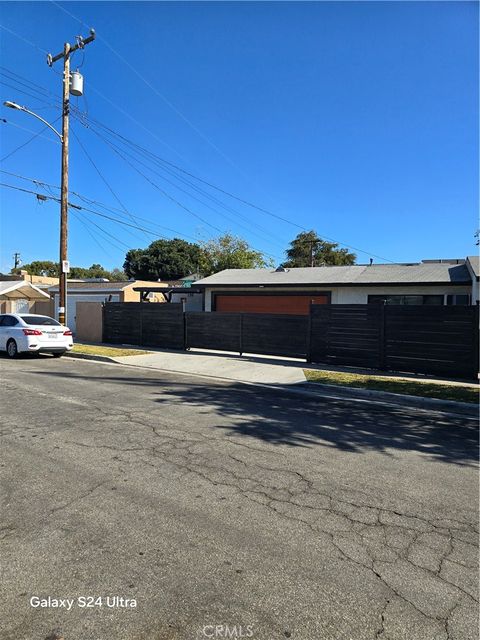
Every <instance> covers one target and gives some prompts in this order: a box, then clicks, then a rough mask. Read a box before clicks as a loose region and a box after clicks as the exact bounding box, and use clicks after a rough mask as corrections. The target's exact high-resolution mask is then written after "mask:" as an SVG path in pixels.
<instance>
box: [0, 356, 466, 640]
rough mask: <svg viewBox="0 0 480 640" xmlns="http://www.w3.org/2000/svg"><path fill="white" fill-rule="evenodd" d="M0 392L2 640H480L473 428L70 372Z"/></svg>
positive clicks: (37, 374) (130, 372)
mask: <svg viewBox="0 0 480 640" xmlns="http://www.w3.org/2000/svg"><path fill="white" fill-rule="evenodd" d="M0 394H1V404H2V412H1V422H2V425H1V435H2V440H1V442H2V448H1V461H0V464H1V466H0V471H1V514H2V523H1V528H0V545H1V546H0V555H1V563H2V577H1V581H0V638H1V639H2V640H37V639H38V640H44V639H45V638H47V637H54V636H52V635H51V634H52V632H53V630H55V629H59V630H61V632H62V634H63V637H64V638H65V640H140V639H142V640H190V639H194V640H198V639H200V640H203V639H204V638H216V639H218V638H225V637H228V638H232V637H233V638H240V637H242V638H247V637H251V638H254V640H277V639H283V638H294V639H298V640H323V639H325V640H330V639H331V640H349V639H352V640H363V639H368V640H373V639H374V638H377V639H380V640H400V639H402V640H446V639H447V638H448V639H451V640H471V639H472V640H473V639H475V640H476V639H477V638H478V618H477V612H478V608H477V602H478V592H477V578H476V573H477V560H478V556H477V548H478V547H477V543H478V535H477V526H476V525H477V522H478V514H477V506H478V488H477V475H476V468H475V466H476V461H477V449H476V445H477V433H476V431H477V425H476V422H475V421H474V420H470V419H468V418H463V417H452V416H446V415H441V414H430V415H429V414H427V413H425V412H422V411H414V410H406V409H399V408H386V407H381V406H378V405H374V404H369V403H366V402H346V401H338V400H322V399H315V400H309V399H306V398H304V397H299V396H294V395H291V394H286V393H282V392H281V391H278V392H277V391H268V390H264V389H259V388H256V387H252V386H245V385H240V384H236V383H229V382H220V381H219V382H217V381H212V380H211V379H210V380H207V379H202V378H199V377H188V376H180V375H172V374H162V373H161V372H158V371H156V372H155V371H145V370H139V369H134V368H130V367H124V366H119V365H118V366H117V365H105V364H101V363H92V362H85V361H79V360H73V359H67V358H64V359H62V360H56V359H53V358H48V357H44V358H39V359H20V360H17V361H9V360H6V359H4V358H0ZM48 596H50V597H51V598H56V599H66V598H72V600H73V601H74V603H73V604H72V607H71V609H70V610H66V609H65V608H64V607H61V608H52V607H50V608H46V607H45V608H44V607H34V606H32V604H31V602H33V603H36V602H37V600H33V601H32V600H31V599H32V598H35V597H37V598H47V597H48ZM81 596H85V597H92V598H102V600H101V603H102V606H99V605H98V604H97V605H96V606H94V607H88V608H82V607H81V606H80V604H81V602H82V601H81V600H78V599H77V598H79V597H81ZM107 596H110V597H112V596H118V597H122V598H128V599H130V601H132V600H135V602H136V605H137V606H136V607H135V608H131V607H118V606H115V607H110V606H108V604H107V600H106V597H107ZM86 602H88V601H86ZM96 602H97V603H98V602H100V601H99V600H96ZM109 603H110V604H111V603H112V600H109ZM50 604H52V602H51V603H50ZM130 604H132V602H130Z"/></svg>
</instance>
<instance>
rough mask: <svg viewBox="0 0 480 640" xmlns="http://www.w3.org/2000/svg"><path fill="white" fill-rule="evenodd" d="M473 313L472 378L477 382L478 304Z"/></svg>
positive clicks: (479, 328)
mask: <svg viewBox="0 0 480 640" xmlns="http://www.w3.org/2000/svg"><path fill="white" fill-rule="evenodd" d="M474 309H475V310H474V312H473V352H474V355H473V363H472V364H473V378H474V379H475V380H478V373H479V368H480V367H479V353H478V349H479V344H478V343H479V332H480V327H479V306H478V304H477V305H476V306H475V307H474Z"/></svg>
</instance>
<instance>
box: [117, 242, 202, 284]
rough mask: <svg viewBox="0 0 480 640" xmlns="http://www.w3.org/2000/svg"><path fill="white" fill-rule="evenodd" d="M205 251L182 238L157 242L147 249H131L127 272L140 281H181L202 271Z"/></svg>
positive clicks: (127, 256) (129, 275) (127, 260)
mask: <svg viewBox="0 0 480 640" xmlns="http://www.w3.org/2000/svg"><path fill="white" fill-rule="evenodd" d="M200 256H201V249H200V247H199V246H198V244H193V243H191V242H186V241H185V240H181V239H180V238H173V240H155V241H154V242H152V243H151V244H150V245H149V246H148V247H147V248H146V249H131V250H130V251H128V253H127V255H126V257H125V263H124V265H123V268H124V269H125V273H126V274H127V276H128V277H130V278H136V279H139V280H178V279H179V278H182V277H184V276H186V275H188V274H189V273H192V272H194V271H197V270H198V266H199V262H200Z"/></svg>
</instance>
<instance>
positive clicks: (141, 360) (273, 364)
mask: <svg viewBox="0 0 480 640" xmlns="http://www.w3.org/2000/svg"><path fill="white" fill-rule="evenodd" d="M112 360H114V361H115V362H119V363H121V364H129V365H136V366H140V367H150V368H152V369H162V370H164V371H173V372H177V373H193V374H197V375H204V376H205V375H206V376H214V377H219V378H226V379H228V380H235V381H238V382H255V383H261V384H296V383H299V382H305V375H304V373H303V369H304V368H306V366H307V365H306V363H305V361H304V360H299V359H294V358H279V357H274V356H259V355H248V356H240V355H238V354H235V353H226V352H224V351H210V350H209V351H206V350H203V349H192V350H190V351H178V352H172V351H156V352H152V353H149V354H148V355H140V356H125V357H120V358H112Z"/></svg>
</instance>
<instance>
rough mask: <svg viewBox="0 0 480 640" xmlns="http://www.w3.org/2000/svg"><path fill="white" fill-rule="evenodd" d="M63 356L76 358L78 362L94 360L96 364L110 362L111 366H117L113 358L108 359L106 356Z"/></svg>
mask: <svg viewBox="0 0 480 640" xmlns="http://www.w3.org/2000/svg"><path fill="white" fill-rule="evenodd" d="M65 356H68V357H69V358H74V359H75V358H78V359H79V360H94V361H95V360H96V361H97V362H110V363H113V364H119V363H118V362H116V361H115V360H114V359H113V358H109V357H108V356H92V355H90V354H86V353H72V352H69V353H66V354H65Z"/></svg>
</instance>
